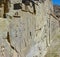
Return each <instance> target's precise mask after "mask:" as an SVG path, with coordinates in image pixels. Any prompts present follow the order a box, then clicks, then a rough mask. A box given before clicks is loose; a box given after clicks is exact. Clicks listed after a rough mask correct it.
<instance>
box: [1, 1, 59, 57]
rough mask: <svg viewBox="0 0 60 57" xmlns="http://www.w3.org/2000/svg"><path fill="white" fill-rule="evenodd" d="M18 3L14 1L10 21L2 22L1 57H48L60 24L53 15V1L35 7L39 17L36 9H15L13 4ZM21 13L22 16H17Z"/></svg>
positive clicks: (9, 13)
mask: <svg viewBox="0 0 60 57" xmlns="http://www.w3.org/2000/svg"><path fill="white" fill-rule="evenodd" d="M17 1H18V0H16V1H15V2H14V0H11V2H12V4H11V7H9V12H8V13H6V15H7V18H6V19H4V18H1V20H0V42H1V43H0V50H1V51H0V56H1V57H45V56H47V55H46V54H48V53H47V52H48V51H49V48H50V45H51V43H52V42H53V40H54V39H55V37H54V35H55V34H56V31H57V30H58V28H59V21H58V20H57V19H56V18H55V17H54V16H52V15H51V13H53V6H52V3H51V1H50V0H45V1H44V2H43V3H42V2H41V3H38V5H35V7H36V14H33V8H32V7H28V8H29V10H30V11H28V12H26V11H25V8H24V7H25V6H24V5H22V7H23V9H22V10H14V9H13V4H14V3H16V2H17ZM19 1H20V0H19ZM47 2H48V3H47ZM17 3H18V2H17ZM17 12H18V15H16V13H17ZM16 16H17V17H16ZM8 32H9V34H8ZM54 43H55V42H53V44H54ZM52 47H53V46H52ZM48 57H49V56H48Z"/></svg>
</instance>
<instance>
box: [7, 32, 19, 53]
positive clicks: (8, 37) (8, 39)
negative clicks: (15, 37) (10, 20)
mask: <svg viewBox="0 0 60 57" xmlns="http://www.w3.org/2000/svg"><path fill="white" fill-rule="evenodd" d="M6 39H7V41H8V43H9V44H10V47H11V48H12V49H13V50H15V51H16V52H17V53H19V52H18V51H17V50H16V48H15V47H13V46H12V45H11V41H10V36H9V32H7V38H6Z"/></svg>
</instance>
